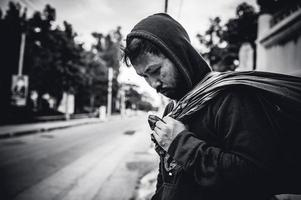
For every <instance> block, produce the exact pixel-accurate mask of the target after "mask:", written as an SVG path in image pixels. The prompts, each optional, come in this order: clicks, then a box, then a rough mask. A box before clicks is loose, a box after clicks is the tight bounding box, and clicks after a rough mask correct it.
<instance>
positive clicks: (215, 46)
mask: <svg viewBox="0 0 301 200" xmlns="http://www.w3.org/2000/svg"><path fill="white" fill-rule="evenodd" d="M257 18H258V13H257V12H255V9H254V8H253V7H252V6H251V5H249V4H247V3H242V4H240V5H238V6H237V8H236V17H234V18H231V19H229V20H228V21H227V22H226V23H225V24H224V25H221V21H220V18H219V17H216V18H214V19H210V26H209V28H208V30H207V31H206V32H205V34H203V35H201V34H198V35H197V37H198V39H199V41H200V43H201V44H202V45H203V46H205V47H206V48H207V49H208V52H205V53H204V54H203V55H204V57H206V58H207V59H208V60H209V62H210V64H211V66H213V68H215V70H216V71H228V70H235V67H236V65H235V60H237V59H238V51H239V48H240V46H241V45H242V44H243V43H244V42H248V43H250V44H251V46H252V47H253V50H254V51H255V50H256V44H255V40H256V38H257ZM254 55H256V53H254ZM255 61H256V58H255V57H254V64H255V63H256V62H255Z"/></svg>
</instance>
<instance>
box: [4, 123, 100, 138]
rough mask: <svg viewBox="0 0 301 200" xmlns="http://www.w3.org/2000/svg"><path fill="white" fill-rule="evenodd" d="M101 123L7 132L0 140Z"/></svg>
mask: <svg viewBox="0 0 301 200" xmlns="http://www.w3.org/2000/svg"><path fill="white" fill-rule="evenodd" d="M101 122H104V121H93V122H82V123H78V124H70V125H62V126H57V127H50V128H46V127H43V128H38V129H34V130H26V131H16V132H13V131H12V132H6V133H3V134H0V139H7V138H13V137H20V136H24V135H30V134H38V133H43V132H50V131H53V130H59V129H65V128H70V127H75V126H81V125H86V124H96V123H101Z"/></svg>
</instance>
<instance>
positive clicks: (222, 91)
mask: <svg viewBox="0 0 301 200" xmlns="http://www.w3.org/2000/svg"><path fill="white" fill-rule="evenodd" d="M126 42H127V45H126V48H125V49H124V54H125V55H124V58H125V60H126V62H127V64H128V65H129V63H128V61H130V63H131V64H132V65H133V66H134V68H135V70H136V72H137V74H138V75H140V76H143V77H144V78H145V80H146V81H147V82H148V83H149V84H150V85H151V86H152V87H153V88H155V89H156V90H157V91H158V92H160V93H161V94H163V95H165V96H167V97H169V98H171V99H173V100H174V101H173V102H172V103H170V104H168V105H167V107H166V109H165V113H164V116H165V117H164V118H163V119H162V120H159V121H157V122H156V123H155V128H154V134H153V137H154V141H155V142H156V143H157V147H156V149H157V150H158V153H159V155H160V157H161V159H160V168H159V174H158V179H157V190H156V193H155V195H154V196H153V199H154V200H156V199H162V200H163V199H164V200H169V199H170V200H177V199H182V200H183V199H188V200H194V199H202V200H207V199H208V200H215V199H231V200H233V199H237V200H238V199H239V200H241V199H250V200H251V199H257V200H261V199H269V198H270V197H271V196H272V195H274V194H280V193H298V192H300V191H301V189H300V186H301V173H300V169H301V163H300V158H299V157H300V152H301V151H300V150H301V148H300V145H299V143H300V141H301V140H300V139H301V134H300V128H299V127H298V124H299V123H300V122H301V120H300V113H301V112H300V111H301V106H300V105H301V89H300V88H301V87H300V86H301V81H300V79H299V78H295V77H291V76H284V75H277V74H268V73H260V72H255V73H252V72H251V73H244V72H241V73H238V72H236V73H235V72H234V73H233V72H232V73H224V74H216V73H214V72H211V69H210V67H209V66H208V65H207V64H206V62H205V61H204V59H203V58H202V57H201V56H200V55H199V54H198V53H197V52H196V50H195V49H194V48H193V47H192V46H191V43H190V40H189V37H188V34H187V33H186V31H185V30H184V28H183V27H182V26H181V25H180V24H179V23H178V22H176V21H175V20H174V19H172V18H171V17H170V16H168V15H167V14H155V15H152V16H149V17H148V18H146V19H143V20H142V21H140V22H139V23H138V24H137V25H136V26H135V27H134V28H133V30H132V31H131V33H130V34H128V36H127V41H126ZM286 86H287V87H286Z"/></svg>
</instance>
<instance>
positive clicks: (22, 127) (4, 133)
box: [0, 115, 120, 139]
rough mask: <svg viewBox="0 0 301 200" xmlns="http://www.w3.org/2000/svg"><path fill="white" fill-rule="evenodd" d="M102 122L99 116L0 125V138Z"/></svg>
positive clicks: (118, 116)
mask: <svg viewBox="0 0 301 200" xmlns="http://www.w3.org/2000/svg"><path fill="white" fill-rule="evenodd" d="M116 118H118V119H119V118H120V115H113V116H111V117H109V118H108V119H107V120H109V121H111V120H114V119H116ZM100 122H103V121H102V120H100V119H99V118H85V119H71V120H67V121H55V122H53V121H51V122H39V123H31V124H16V125H5V126H0V139H4V138H10V137H15V136H22V135H27V134H35V133H39V132H46V131H52V130H56V129H63V128H68V127H72V126H80V125H84V124H93V123H100Z"/></svg>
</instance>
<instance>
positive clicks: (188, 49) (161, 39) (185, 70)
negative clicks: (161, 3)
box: [127, 13, 211, 89]
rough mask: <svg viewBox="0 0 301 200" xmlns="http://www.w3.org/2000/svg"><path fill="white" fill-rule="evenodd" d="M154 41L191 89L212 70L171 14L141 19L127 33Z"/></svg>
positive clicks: (128, 37) (130, 35) (131, 36)
mask: <svg viewBox="0 0 301 200" xmlns="http://www.w3.org/2000/svg"><path fill="white" fill-rule="evenodd" d="M133 37H135V38H143V39H147V40H149V41H151V42H152V43H154V44H155V45H156V46H157V47H159V49H160V50H161V51H162V52H163V54H164V55H165V56H167V57H168V58H169V59H170V60H171V61H172V62H173V63H174V64H175V65H176V67H177V68H178V70H179V71H180V72H181V74H183V76H184V78H185V81H186V83H187V86H188V88H189V89H191V88H192V87H193V86H194V85H196V84H197V83H198V82H199V81H200V80H202V78H203V77H204V76H205V75H206V74H207V73H208V72H210V71H211V69H210V67H209V66H208V64H207V63H206V62H205V60H204V59H203V58H202V57H201V55H200V54H199V53H198V52H197V51H196V50H195V49H194V48H193V47H192V46H191V43H190V39H189V36H188V34H187V32H186V31H185V29H184V28H183V27H182V26H181V25H180V24H179V23H178V22H177V21H175V20H174V19H173V18H171V17H170V16H169V15H167V14H164V13H160V14H155V15H151V16H149V17H147V18H145V19H143V20H141V21H140V22H139V23H138V24H137V25H136V26H135V27H134V28H133V29H132V31H131V33H130V34H128V35H127V42H128V41H129V39H131V38H133Z"/></svg>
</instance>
